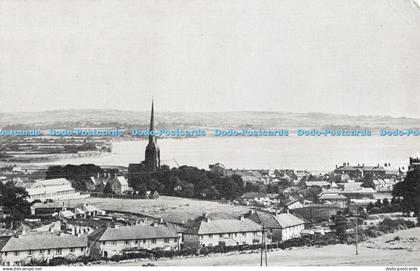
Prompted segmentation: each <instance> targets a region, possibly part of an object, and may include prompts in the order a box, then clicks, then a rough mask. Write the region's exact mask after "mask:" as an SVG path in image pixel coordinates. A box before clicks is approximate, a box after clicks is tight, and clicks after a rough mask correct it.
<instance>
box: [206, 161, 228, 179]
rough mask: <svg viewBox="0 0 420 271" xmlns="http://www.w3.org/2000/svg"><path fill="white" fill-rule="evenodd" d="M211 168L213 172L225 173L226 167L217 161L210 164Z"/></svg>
mask: <svg viewBox="0 0 420 271" xmlns="http://www.w3.org/2000/svg"><path fill="white" fill-rule="evenodd" d="M209 169H210V171H211V172H213V173H215V174H217V175H221V176H223V175H225V171H226V167H225V166H224V165H223V164H221V163H216V164H214V165H209Z"/></svg>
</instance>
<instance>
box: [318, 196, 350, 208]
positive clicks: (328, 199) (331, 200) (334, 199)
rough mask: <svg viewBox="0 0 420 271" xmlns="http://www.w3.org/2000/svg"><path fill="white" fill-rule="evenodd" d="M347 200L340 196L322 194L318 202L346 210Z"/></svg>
mask: <svg viewBox="0 0 420 271" xmlns="http://www.w3.org/2000/svg"><path fill="white" fill-rule="evenodd" d="M348 201H349V200H348V198H347V197H346V196H344V195H341V194H322V193H321V196H320V197H319V202H320V203H321V204H333V205H336V206H337V207H340V208H346V207H347V203H348Z"/></svg>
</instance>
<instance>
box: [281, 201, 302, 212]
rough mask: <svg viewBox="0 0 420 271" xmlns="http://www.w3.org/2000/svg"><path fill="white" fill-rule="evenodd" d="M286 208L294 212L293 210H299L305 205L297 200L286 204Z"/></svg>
mask: <svg viewBox="0 0 420 271" xmlns="http://www.w3.org/2000/svg"><path fill="white" fill-rule="evenodd" d="M284 207H285V208H286V209H288V210H293V209H297V208H303V207H304V205H303V203H302V202H300V201H299V200H297V199H295V200H292V201H289V202H287V203H286V204H284Z"/></svg>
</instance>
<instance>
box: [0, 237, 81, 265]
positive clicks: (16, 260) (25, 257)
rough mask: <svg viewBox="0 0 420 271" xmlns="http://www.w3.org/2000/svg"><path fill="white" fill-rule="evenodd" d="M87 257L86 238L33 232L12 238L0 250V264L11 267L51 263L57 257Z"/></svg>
mask: <svg viewBox="0 0 420 271" xmlns="http://www.w3.org/2000/svg"><path fill="white" fill-rule="evenodd" d="M85 255H88V249H87V238H86V236H82V237H77V236H74V235H70V234H55V233H51V232H31V233H23V234H22V235H19V236H17V237H16V236H14V237H11V238H10V239H9V240H8V241H7V242H6V243H5V244H4V245H3V247H2V248H1V249H0V262H1V265H5V266H11V265H22V264H27V263H29V262H30V261H31V260H38V261H42V260H46V261H49V260H51V259H53V258H57V257H64V258H77V257H79V256H85Z"/></svg>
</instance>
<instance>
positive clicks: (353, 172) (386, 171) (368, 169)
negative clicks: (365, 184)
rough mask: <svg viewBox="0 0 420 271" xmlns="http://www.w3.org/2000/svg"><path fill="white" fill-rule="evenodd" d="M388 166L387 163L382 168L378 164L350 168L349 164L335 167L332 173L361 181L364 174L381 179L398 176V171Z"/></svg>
mask: <svg viewBox="0 0 420 271" xmlns="http://www.w3.org/2000/svg"><path fill="white" fill-rule="evenodd" d="M390 165H391V164H389V163H385V164H384V166H381V165H380V164H377V165H376V166H365V165H364V164H358V165H357V166H350V164H349V163H343V165H342V166H336V168H335V170H334V172H335V173H337V174H341V175H343V176H345V175H347V176H349V178H352V179H361V178H363V177H364V176H366V174H370V175H372V176H375V177H381V178H384V177H389V176H396V175H398V174H399V171H397V170H391V169H390Z"/></svg>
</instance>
